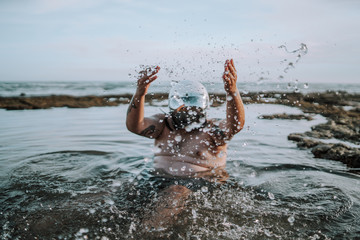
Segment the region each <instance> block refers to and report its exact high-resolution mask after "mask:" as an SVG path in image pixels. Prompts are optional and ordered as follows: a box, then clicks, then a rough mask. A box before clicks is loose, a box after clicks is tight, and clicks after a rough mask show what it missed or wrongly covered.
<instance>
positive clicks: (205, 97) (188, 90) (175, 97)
mask: <svg viewBox="0 0 360 240" xmlns="http://www.w3.org/2000/svg"><path fill="white" fill-rule="evenodd" d="M182 105H184V106H185V107H198V108H201V109H202V110H205V109H206V108H208V106H209V94H208V92H207V91H206V88H205V87H204V85H202V84H201V83H200V82H196V81H188V80H185V81H181V82H179V83H177V84H175V85H174V86H173V87H172V88H171V89H170V93H169V108H170V111H174V110H176V109H178V108H179V107H181V106H182Z"/></svg>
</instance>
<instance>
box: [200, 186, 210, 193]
mask: <svg viewBox="0 0 360 240" xmlns="http://www.w3.org/2000/svg"><path fill="white" fill-rule="evenodd" d="M201 191H202V192H203V193H207V192H208V191H209V189H208V187H206V186H203V187H201Z"/></svg>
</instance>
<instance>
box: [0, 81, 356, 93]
mask: <svg viewBox="0 0 360 240" xmlns="http://www.w3.org/2000/svg"><path fill="white" fill-rule="evenodd" d="M172 82H174V81H155V82H154V83H152V84H151V86H150V88H149V93H164V92H169V90H170V88H171V83H172ZM202 83H203V84H204V85H205V87H206V88H207V90H208V92H209V93H224V89H223V83H222V82H221V81H219V82H216V83H215V82H202ZM238 88H239V90H240V92H242V93H247V92H300V93H309V92H326V91H345V92H348V93H360V83H358V84H357V83H308V82H300V81H293V82H285V81H281V82H280V81H279V82H238ZM135 89H136V81H118V82H117V81H51V82H50V81H49V82H45V81H38V82H35V81H34V82H30V81H19V82H6V81H3V82H0V96H1V97H17V96H20V95H21V96H30V97H31V96H49V95H72V96H87V95H95V96H103V95H119V94H129V93H130V94H132V93H134V92H135Z"/></svg>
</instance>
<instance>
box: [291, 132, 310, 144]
mask: <svg viewBox="0 0 360 240" xmlns="http://www.w3.org/2000/svg"><path fill="white" fill-rule="evenodd" d="M305 137H306V135H305V134H303V133H291V134H290V135H289V136H288V139H289V140H292V141H295V142H301V141H302V140H303V139H304V138H305Z"/></svg>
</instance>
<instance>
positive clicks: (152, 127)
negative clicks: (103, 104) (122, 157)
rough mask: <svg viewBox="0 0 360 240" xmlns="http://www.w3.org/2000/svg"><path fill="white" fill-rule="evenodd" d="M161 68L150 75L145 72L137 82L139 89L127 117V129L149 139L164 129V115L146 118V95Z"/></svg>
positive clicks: (132, 100)
mask: <svg viewBox="0 0 360 240" xmlns="http://www.w3.org/2000/svg"><path fill="white" fill-rule="evenodd" d="M159 70H160V67H156V69H155V70H154V71H153V72H151V73H150V75H148V73H147V71H146V70H145V71H143V72H142V74H143V76H142V77H141V78H140V79H139V80H138V82H137V89H136V92H135V94H134V96H133V97H132V99H131V101H130V104H129V108H128V111H127V115H126V127H127V129H128V130H129V131H130V132H133V133H135V134H138V135H141V136H144V137H148V138H156V137H157V136H159V134H160V133H161V132H162V130H163V128H164V122H163V121H161V120H162V118H163V116H164V114H158V115H154V116H152V117H149V118H145V117H144V105H145V95H146V93H147V91H148V89H149V86H150V83H152V82H153V81H154V80H155V79H156V78H157V76H156V74H157V73H158V72H159Z"/></svg>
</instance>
